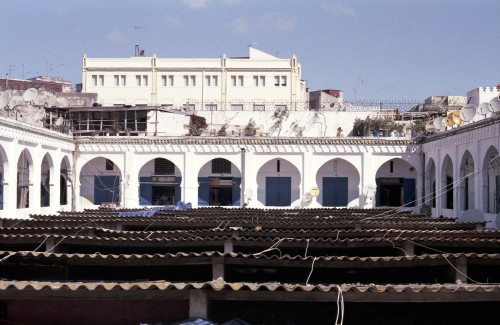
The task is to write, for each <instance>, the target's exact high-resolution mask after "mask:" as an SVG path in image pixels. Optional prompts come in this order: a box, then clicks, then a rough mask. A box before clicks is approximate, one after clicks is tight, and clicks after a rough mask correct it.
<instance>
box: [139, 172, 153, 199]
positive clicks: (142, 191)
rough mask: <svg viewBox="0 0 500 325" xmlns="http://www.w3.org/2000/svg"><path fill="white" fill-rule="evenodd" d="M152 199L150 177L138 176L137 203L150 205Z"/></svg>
mask: <svg viewBox="0 0 500 325" xmlns="http://www.w3.org/2000/svg"><path fill="white" fill-rule="evenodd" d="M152 201H153V186H152V183H151V177H139V205H151V204H152Z"/></svg>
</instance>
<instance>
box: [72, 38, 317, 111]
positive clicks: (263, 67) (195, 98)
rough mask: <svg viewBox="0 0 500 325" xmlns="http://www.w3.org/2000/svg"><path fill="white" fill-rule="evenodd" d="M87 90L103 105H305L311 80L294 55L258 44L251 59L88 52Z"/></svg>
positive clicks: (200, 108)
mask: <svg viewBox="0 0 500 325" xmlns="http://www.w3.org/2000/svg"><path fill="white" fill-rule="evenodd" d="M82 62H83V63H82V65H83V75H82V92H84V93H97V94H98V101H99V103H100V104H102V105H103V106H113V105H132V106H134V105H149V106H158V105H163V106H169V107H173V108H179V107H184V108H188V109H194V110H196V111H203V110H206V111H209V110H264V109H274V108H275V107H276V106H277V105H281V106H283V105H284V106H287V108H288V109H291V110H299V109H304V108H305V106H304V103H305V102H306V101H307V100H308V99H307V92H306V87H307V86H306V83H305V81H303V80H301V67H300V64H299V63H298V62H297V58H296V56H295V55H293V56H292V57H291V58H289V59H281V58H278V57H275V56H272V55H269V54H267V53H264V52H262V51H259V50H257V49H254V48H252V47H250V48H249V56H248V57H238V58H231V57H226V55H222V57H221V58H216V59H189V58H184V59H178V58H175V59H174V58H158V57H156V55H154V56H152V57H132V58H90V57H87V56H86V55H84V56H83V61H82Z"/></svg>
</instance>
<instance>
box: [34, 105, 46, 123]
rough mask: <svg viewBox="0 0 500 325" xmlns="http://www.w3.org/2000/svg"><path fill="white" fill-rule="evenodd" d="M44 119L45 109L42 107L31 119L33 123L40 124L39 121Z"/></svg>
mask: <svg viewBox="0 0 500 325" xmlns="http://www.w3.org/2000/svg"><path fill="white" fill-rule="evenodd" d="M44 117H45V109H44V108H43V107H42V108H40V109H39V110H38V111H37V112H36V114H35V116H34V117H33V119H34V120H35V122H40V121H41V120H43V118H44Z"/></svg>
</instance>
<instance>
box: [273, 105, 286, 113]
mask: <svg viewBox="0 0 500 325" xmlns="http://www.w3.org/2000/svg"><path fill="white" fill-rule="evenodd" d="M275 108H276V111H278V112H284V111H286V109H287V107H286V105H275Z"/></svg>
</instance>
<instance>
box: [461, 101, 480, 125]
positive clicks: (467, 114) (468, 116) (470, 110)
mask: <svg viewBox="0 0 500 325" xmlns="http://www.w3.org/2000/svg"><path fill="white" fill-rule="evenodd" d="M478 109H479V108H476V105H474V104H467V105H465V106H464V107H462V109H461V110H460V119H461V120H462V121H465V122H469V121H472V119H473V118H474V116H476V111H477V110H478Z"/></svg>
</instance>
